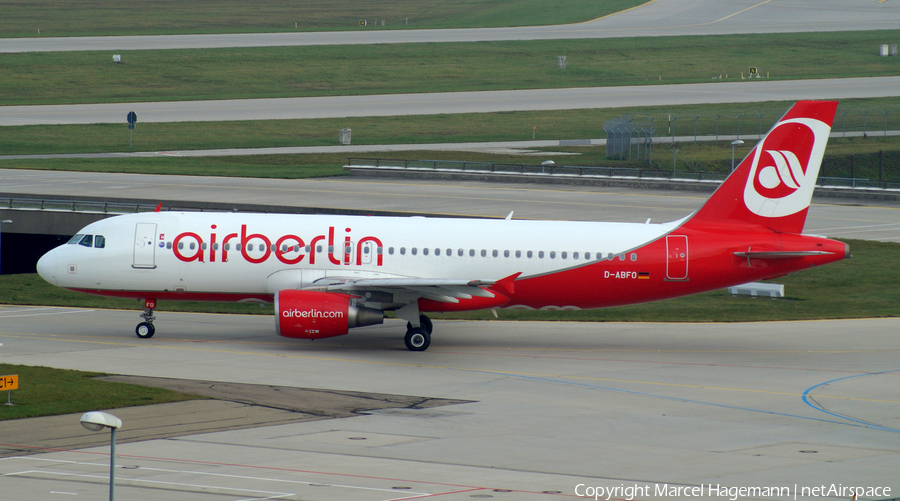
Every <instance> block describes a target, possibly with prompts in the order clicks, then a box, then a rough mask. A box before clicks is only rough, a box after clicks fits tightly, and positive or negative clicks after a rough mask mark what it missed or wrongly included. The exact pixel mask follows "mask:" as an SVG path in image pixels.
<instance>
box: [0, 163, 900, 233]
mask: <svg viewBox="0 0 900 501" xmlns="http://www.w3.org/2000/svg"><path fill="white" fill-rule="evenodd" d="M0 193H3V194H5V195H4V196H21V197H33V196H35V195H37V196H40V197H42V198H46V199H50V200H52V199H54V197H75V198H79V197H82V198H85V199H89V198H91V197H109V196H111V195H112V194H115V197H116V198H117V200H121V201H130V202H141V203H145V204H150V205H154V206H155V205H156V204H157V203H158V202H160V201H166V202H167V204H168V203H172V204H173V205H175V206H177V204H178V202H186V203H185V205H188V203H194V202H215V203H224V204H228V203H233V204H235V205H261V206H267V205H268V206H284V207H304V208H319V209H340V210H346V211H352V212H355V213H362V214H365V213H366V211H379V212H390V213H399V214H410V215H415V214H435V215H451V216H472V217H498V218H502V217H506V215H507V214H509V213H510V211H515V215H514V217H516V218H523V219H545V220H547V219H550V220H578V221H623V222H644V221H646V220H647V219H648V218H651V219H652V220H653V221H654V222H662V221H674V220H676V219H679V218H682V217H684V216H686V215H688V214H690V213H691V212H692V211H694V210H696V209H697V208H699V207H700V205H702V204H703V202H704V201H705V200H706V199H707V198H709V192H689V191H665V190H650V189H634V188H614V187H596V186H559V185H539V184H506V183H481V182H474V181H449V180H442V181H428V180H409V179H376V178H356V177H340V178H317V179H259V178H256V179H247V178H227V177H206V176H204V177H199V176H159V175H142V174H116V173H96V172H94V173H92V172H64V171H29V170H17V169H0ZM12 219H15V218H12ZM6 230H7V231H16V230H15V229H14V228H6ZM805 231H806V232H807V233H812V234H819V235H825V236H829V237H834V238H860V239H869V240H881V241H891V242H900V203H897V202H887V201H886V202H880V201H870V200H859V199H833V198H817V199H815V200H814V201H813V205H812V206H811V207H810V210H809V216H808V218H807V224H806V228H805Z"/></svg>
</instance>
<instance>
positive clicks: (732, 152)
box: [731, 139, 744, 172]
mask: <svg viewBox="0 0 900 501" xmlns="http://www.w3.org/2000/svg"><path fill="white" fill-rule="evenodd" d="M742 144H744V142H743V141H741V140H740V139H735V140H734V141H732V142H731V172H734V147H735V146H740V145H742Z"/></svg>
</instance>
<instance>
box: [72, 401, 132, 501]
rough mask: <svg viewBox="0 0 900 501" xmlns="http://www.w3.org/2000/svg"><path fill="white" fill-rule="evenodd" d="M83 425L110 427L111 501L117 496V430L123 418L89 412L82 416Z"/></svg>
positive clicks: (97, 429) (87, 426) (96, 429)
mask: <svg viewBox="0 0 900 501" xmlns="http://www.w3.org/2000/svg"><path fill="white" fill-rule="evenodd" d="M81 426H84V427H85V428H87V429H89V430H91V431H101V430H103V429H104V428H109V430H110V431H111V432H112V433H111V435H112V438H110V442H109V501H113V500H114V499H115V497H116V495H115V493H116V430H117V429H119V428H121V427H122V420H121V419H119V418H117V417H116V416H113V415H112V414H107V413H105V412H99V411H94V412H88V413H87V414H85V415H83V416H81Z"/></svg>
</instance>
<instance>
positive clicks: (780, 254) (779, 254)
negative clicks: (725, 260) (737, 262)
mask: <svg viewBox="0 0 900 501" xmlns="http://www.w3.org/2000/svg"><path fill="white" fill-rule="evenodd" d="M831 254H834V253H833V252H826V251H770V252H766V251H747V252H735V253H734V255H735V256H737V257H746V258H750V259H787V258H792V257H806V256H828V255H831Z"/></svg>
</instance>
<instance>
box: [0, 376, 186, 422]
mask: <svg viewBox="0 0 900 501" xmlns="http://www.w3.org/2000/svg"><path fill="white" fill-rule="evenodd" d="M6 374H18V376H19V389H18V390H13V391H12V394H11V399H12V402H13V404H15V405H13V406H5V405H3V406H0V421H2V420H6V419H20V418H28V417H37V416H54V415H59V414H71V413H78V412H89V411H93V410H97V409H116V408H121V407H133V406H136V405H152V404H161V403H167V402H180V401H184V400H197V399H200V398H204V397H198V396H196V395H186V394H183V393H177V392H174V391H170V390H164V389H160V388H147V387H144V386H138V385H133V384H124V383H110V382H106V381H99V380H97V379H94V378H96V377H99V376H104V375H106V374H102V373H98V372H82V371H72V370H63V369H51V368H48V367H30V366H25V365H11V364H2V363H0V375H6ZM0 393H2V400H3V402H4V403H5V402H6V398H7V395H6V392H0Z"/></svg>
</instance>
